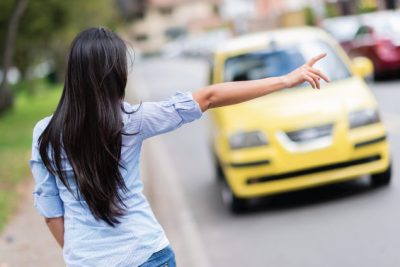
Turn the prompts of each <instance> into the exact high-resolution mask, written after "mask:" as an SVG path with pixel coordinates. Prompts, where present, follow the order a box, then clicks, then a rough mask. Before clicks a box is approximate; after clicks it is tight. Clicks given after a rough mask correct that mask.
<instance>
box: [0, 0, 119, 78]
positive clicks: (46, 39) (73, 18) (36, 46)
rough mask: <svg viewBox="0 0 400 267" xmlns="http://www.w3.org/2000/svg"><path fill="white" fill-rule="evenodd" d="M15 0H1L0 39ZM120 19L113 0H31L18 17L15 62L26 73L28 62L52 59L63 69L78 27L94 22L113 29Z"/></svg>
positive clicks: (96, 24)
mask: <svg viewBox="0 0 400 267" xmlns="http://www.w3.org/2000/svg"><path fill="white" fill-rule="evenodd" d="M15 2H16V1H15V0H1V1H0V40H4V37H5V35H6V33H5V31H6V29H7V27H6V26H7V22H8V19H9V14H10V13H11V12H12V9H13V7H14V5H15ZM119 22H120V20H119V18H118V14H117V11H116V6H115V3H114V1H113V0H85V1H81V0H69V1H64V0H40V1H37V0H30V1H29V3H28V7H27V9H26V12H25V14H24V16H23V17H22V19H21V21H20V25H19V32H18V37H17V41H16V51H15V61H14V63H15V65H16V66H17V67H18V68H19V69H20V70H21V71H22V73H26V71H27V69H28V68H29V67H30V66H32V65H34V64H37V63H39V62H42V61H44V60H51V61H52V62H53V63H54V65H55V67H56V70H57V71H58V73H62V70H63V66H64V63H65V54H66V51H67V49H68V46H69V43H70V42H71V40H72V39H73V38H74V36H75V35H76V34H77V33H78V32H79V31H81V30H83V29H85V28H88V27H94V26H106V27H109V28H112V29H115V28H116V26H117V25H118V23H119ZM2 45H3V44H2ZM1 56H2V55H0V57H1ZM0 59H1V58H0Z"/></svg>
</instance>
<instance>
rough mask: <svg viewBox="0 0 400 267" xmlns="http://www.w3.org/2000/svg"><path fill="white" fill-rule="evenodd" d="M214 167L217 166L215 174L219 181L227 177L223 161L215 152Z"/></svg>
mask: <svg viewBox="0 0 400 267" xmlns="http://www.w3.org/2000/svg"><path fill="white" fill-rule="evenodd" d="M214 167H215V175H216V178H217V180H218V181H220V180H224V179H225V174H224V171H223V170H222V166H221V163H220V161H219V159H218V157H217V156H216V155H215V153H214Z"/></svg>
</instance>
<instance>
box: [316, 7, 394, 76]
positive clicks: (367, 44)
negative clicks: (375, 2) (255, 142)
mask: <svg viewBox="0 0 400 267" xmlns="http://www.w3.org/2000/svg"><path fill="white" fill-rule="evenodd" d="M323 25H324V27H325V28H326V29H327V30H328V31H329V32H330V33H332V34H333V35H334V36H335V37H336V39H337V40H338V41H339V42H340V43H341V44H342V46H343V48H344V49H345V50H346V52H347V53H348V54H349V55H350V57H357V56H364V57H368V58H369V59H370V60H371V61H372V62H373V64H374V70H375V72H374V76H375V78H376V79H381V78H385V77H386V76H388V75H391V74H395V75H397V76H398V77H400V13H399V12H398V11H382V12H377V13H370V14H364V15H358V16H349V17H342V18H335V19H327V20H325V22H324V23H323Z"/></svg>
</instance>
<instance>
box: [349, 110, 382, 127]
mask: <svg viewBox="0 0 400 267" xmlns="http://www.w3.org/2000/svg"><path fill="white" fill-rule="evenodd" d="M380 121H381V119H380V117H379V113H378V111H377V110H376V109H363V110H359V111H354V112H351V113H350V114H349V123H350V125H349V126H350V129H353V128H357V127H361V126H365V125H369V124H373V123H377V122H380Z"/></svg>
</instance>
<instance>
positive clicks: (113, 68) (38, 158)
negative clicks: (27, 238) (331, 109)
mask: <svg viewBox="0 0 400 267" xmlns="http://www.w3.org/2000/svg"><path fill="white" fill-rule="evenodd" d="M324 56H325V55H319V56H317V57H315V58H313V59H312V60H311V61H310V62H309V63H307V64H306V65H304V66H302V67H301V68H299V69H297V70H295V71H293V72H292V73H290V74H288V75H286V76H283V77H275V78H266V79H262V80H256V81H244V82H233V83H222V84H216V85H211V86H208V87H205V88H203V89H200V90H198V91H197V92H195V93H193V94H192V93H190V92H188V93H179V92H178V93H177V94H176V95H174V96H173V97H172V98H170V99H169V100H166V101H162V102H148V103H142V104H140V105H130V104H128V103H126V102H124V100H123V99H124V94H125V86H126V82H127V48H126V44H125V43H124V41H122V40H121V38H119V37H118V36H117V35H116V34H115V33H113V32H111V31H109V30H107V29H104V28H92V29H88V30H85V31H83V32H81V33H80V34H79V35H78V36H77V37H76V38H75V40H74V41H73V42H72V45H71V49H70V53H69V59H68V68H67V73H66V78H65V84H64V90H63V93H62V96H61V99H60V102H59V104H58V106H57V109H56V110H55V112H54V114H53V115H52V116H50V117H47V118H44V119H43V120H41V121H39V122H38V123H37V125H36V126H35V129H34V132H33V149H32V159H31V161H30V166H31V169H32V173H33V176H34V178H35V182H36V186H35V191H34V198H35V206H36V208H37V210H38V211H39V213H40V214H41V215H43V216H44V217H45V221H46V223H47V226H48V227H49V229H50V231H51V233H52V234H53V236H54V238H55V239H56V240H57V242H58V243H59V245H60V246H61V247H63V253H64V259H65V262H66V264H67V266H148V267H152V266H175V258H174V254H173V251H172V249H171V247H170V246H169V242H168V240H167V238H166V236H165V234H164V231H163V229H162V228H161V226H160V225H159V223H158V222H157V220H156V219H155V217H154V215H153V213H152V211H151V209H150V207H149V204H148V202H147V200H146V198H145V197H144V195H143V194H142V182H141V180H140V176H139V158H140V149H141V145H142V142H143V141H144V140H145V139H147V138H149V137H152V136H155V135H158V134H162V133H166V132H168V131H172V130H174V129H176V128H178V127H180V126H181V125H183V124H185V123H188V122H191V121H193V120H195V119H198V118H200V117H201V115H202V113H203V112H205V111H207V110H208V109H210V108H215V107H222V106H226V105H232V104H236V103H240V102H244V101H247V100H250V99H254V98H257V97H261V96H264V95H266V94H269V93H272V92H275V91H278V90H281V89H284V88H291V87H294V86H296V85H299V84H301V83H303V82H308V83H310V84H311V86H312V87H313V88H318V89H319V88H320V79H323V80H325V81H327V82H328V78H327V77H326V76H325V75H324V74H322V73H321V72H320V71H318V70H316V69H314V68H313V65H314V63H315V62H317V61H318V60H320V59H321V58H323V57H324Z"/></svg>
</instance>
